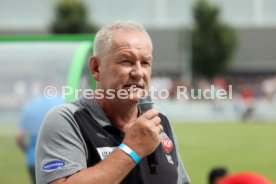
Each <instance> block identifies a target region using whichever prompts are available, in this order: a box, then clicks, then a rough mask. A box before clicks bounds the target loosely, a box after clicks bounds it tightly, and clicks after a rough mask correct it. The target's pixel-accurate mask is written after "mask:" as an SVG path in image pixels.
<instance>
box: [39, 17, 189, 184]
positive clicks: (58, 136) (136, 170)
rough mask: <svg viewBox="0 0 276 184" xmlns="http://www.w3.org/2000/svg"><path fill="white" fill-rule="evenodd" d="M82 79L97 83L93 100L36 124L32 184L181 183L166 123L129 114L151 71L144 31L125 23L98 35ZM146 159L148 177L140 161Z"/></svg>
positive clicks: (151, 115) (156, 116)
mask: <svg viewBox="0 0 276 184" xmlns="http://www.w3.org/2000/svg"><path fill="white" fill-rule="evenodd" d="M90 71H91V73H92V75H93V77H94V79H95V80H96V83H97V85H96V92H95V95H93V98H81V99H80V100H77V101H75V102H72V103H69V104H65V105H62V106H59V107H57V108H55V109H53V110H52V111H51V112H50V113H49V114H48V116H47V117H46V118H45V120H44V123H43V126H42V128H41V131H40V135H39V139H38V147H37V153H36V158H37V162H36V171H37V183H53V184H59V183H78V184H82V183H83V184H84V183H97V184H99V183H100V184H113V183H114V184H115V183H130V184H132V183H133V184H135V183H137V184H142V183H145V184H147V183H158V184H159V183H161V184H162V183H164V184H174V183H189V178H188V176H187V174H186V173H185V170H184V167H183V164H182V161H181V159H180V157H179V155H178V152H177V149H176V146H175V142H174V138H173V133H172V130H171V127H170V124H169V122H168V120H167V118H166V117H165V116H164V115H162V114H160V113H159V112H158V111H156V110H149V111H147V112H145V113H144V114H140V113H139V111H138V108H137V102H138V98H139V96H140V94H141V92H142V91H144V90H147V89H148V88H149V83H150V78H151V71H152V42H151V39H150V37H149V35H148V34H147V32H146V31H145V30H144V28H143V27H142V26H141V25H139V24H137V23H135V22H131V21H126V22H116V23H113V24H111V25H107V26H105V27H103V28H102V29H101V30H100V31H99V32H98V33H97V34H96V38H95V42H94V55H93V56H92V57H91V58H90ZM122 91H125V92H126V93H124V92H123V93H121V92H122ZM122 94H124V95H122ZM161 132H165V134H166V135H167V137H164V136H161V134H160V133H161ZM152 152H155V156H156V157H157V159H158V172H157V173H156V174H151V173H150V171H149V167H148V163H147V159H146V157H147V156H148V155H150V154H151V153H152Z"/></svg>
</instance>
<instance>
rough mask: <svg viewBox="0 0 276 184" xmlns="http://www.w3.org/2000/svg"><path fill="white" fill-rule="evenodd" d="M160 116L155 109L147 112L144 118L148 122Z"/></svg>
mask: <svg viewBox="0 0 276 184" xmlns="http://www.w3.org/2000/svg"><path fill="white" fill-rule="evenodd" d="M158 115H159V112H158V111H157V110H155V109H151V110H148V111H147V112H145V113H144V114H143V115H142V116H143V117H144V118H146V119H148V120H150V119H152V118H154V117H156V116H158Z"/></svg>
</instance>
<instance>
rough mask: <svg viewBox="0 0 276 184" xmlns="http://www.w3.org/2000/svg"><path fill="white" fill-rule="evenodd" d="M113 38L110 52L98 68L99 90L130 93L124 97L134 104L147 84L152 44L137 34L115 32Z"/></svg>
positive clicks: (142, 35) (146, 87) (143, 36)
mask: <svg viewBox="0 0 276 184" xmlns="http://www.w3.org/2000/svg"><path fill="white" fill-rule="evenodd" d="M112 38H113V39H112V40H113V42H112V47H111V50H110V52H109V53H107V55H106V57H104V61H102V62H101V66H100V68H99V71H100V75H99V81H98V82H99V87H100V88H102V89H104V90H107V89H114V90H115V91H116V92H118V91H119V90H121V91H122V89H123V90H127V91H128V92H129V91H132V93H128V95H125V96H127V99H132V100H133V101H137V100H138V98H139V95H140V94H141V92H142V90H146V89H148V88H149V85H150V84H149V82H150V77H151V67H152V45H151V42H150V40H149V39H148V38H147V37H146V36H145V35H144V34H143V33H140V32H117V33H114V34H113V35H112ZM130 95H131V96H130ZM117 98H118V97H117Z"/></svg>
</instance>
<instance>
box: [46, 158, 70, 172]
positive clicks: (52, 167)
mask: <svg viewBox="0 0 276 184" xmlns="http://www.w3.org/2000/svg"><path fill="white" fill-rule="evenodd" d="M63 166H65V162H63V161H61V160H53V161H50V162H48V163H46V164H44V165H43V168H42V170H44V171H52V170H55V169H59V168H61V167H63Z"/></svg>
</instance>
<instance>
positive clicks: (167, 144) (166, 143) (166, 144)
mask: <svg viewBox="0 0 276 184" xmlns="http://www.w3.org/2000/svg"><path fill="white" fill-rule="evenodd" d="M161 144H162V147H163V149H164V151H165V152H166V153H170V152H171V151H172V148H173V143H172V141H171V140H170V138H169V137H163V138H162V141H161Z"/></svg>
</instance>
